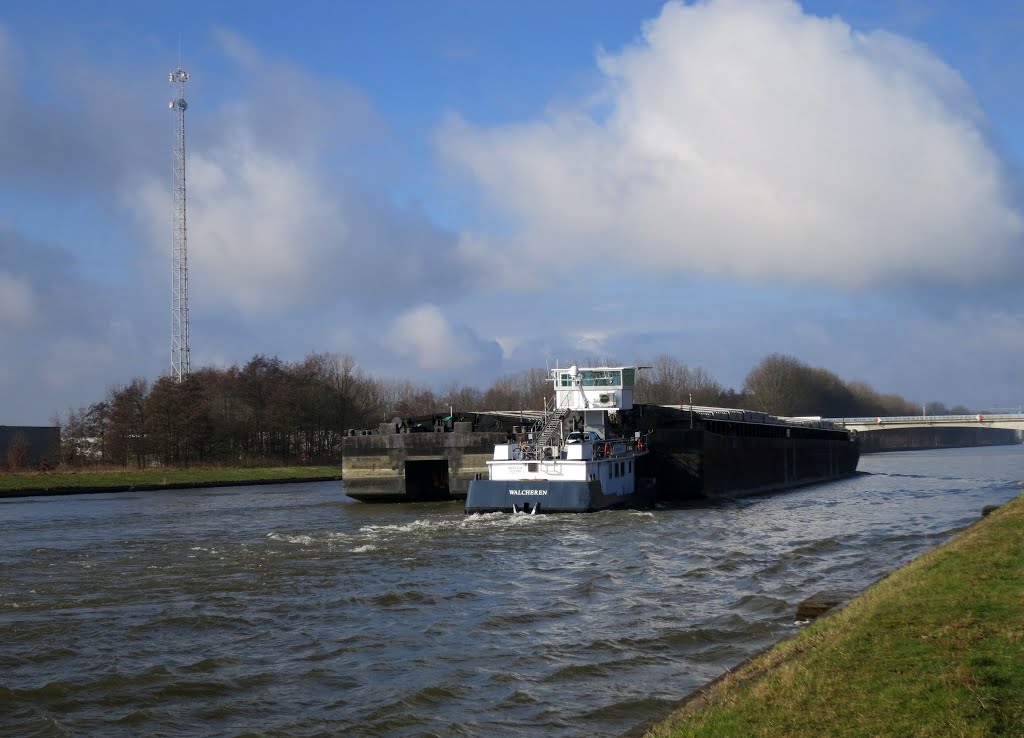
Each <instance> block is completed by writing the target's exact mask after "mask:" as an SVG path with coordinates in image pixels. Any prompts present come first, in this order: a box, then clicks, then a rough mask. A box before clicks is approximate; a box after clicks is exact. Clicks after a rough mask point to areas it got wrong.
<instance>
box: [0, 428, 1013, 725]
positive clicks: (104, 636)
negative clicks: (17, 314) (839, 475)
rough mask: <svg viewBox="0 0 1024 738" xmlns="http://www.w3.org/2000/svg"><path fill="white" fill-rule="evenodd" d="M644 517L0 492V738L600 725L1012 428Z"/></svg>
mask: <svg viewBox="0 0 1024 738" xmlns="http://www.w3.org/2000/svg"><path fill="white" fill-rule="evenodd" d="M861 470H862V471H863V472H866V473H861V474H858V475H856V476H855V477H852V478H849V479H846V480H843V481H840V482H836V483H832V484H826V485H818V486H815V487H809V488H805V489H801V490H795V491H793V492H789V493H786V494H779V495H774V496H765V497H754V498H746V499H741V500H734V501H725V502H718V503H705V504H700V505H690V506H684V507H677V508H667V509H659V510H655V511H617V512H602V513H596V514H591V515H581V516H572V515H550V516H548V515H522V514H520V515H504V514H489V515H473V516H465V515H463V514H462V512H461V508H460V507H459V506H457V505H451V504H442V503H438V504H409V505H391V506H385V505H366V504H361V503H355V502H353V501H351V500H349V499H348V498H344V497H342V495H341V490H340V487H339V486H338V485H337V483H319V484H310V485H277V486H273V487H254V488H230V489H223V490H194V491H186V492H153V493H125V494H120V495H95V496H82V497H68V498H57V499H43V498H30V499H22V500H9V501H4V502H2V503H0V511H2V513H3V517H4V520H5V533H4V538H3V544H2V546H0V574H2V576H0V639H2V642H3V644H4V647H3V648H2V649H0V729H5V730H8V731H10V732H11V734H15V735H29V734H37V735H72V734H77V735H81V734H103V735H115V736H116V735H124V736H134V735H140V734H156V733H160V734H164V735H192V734H195V733H197V732H201V733H203V734H206V735H225V736H228V735H237V734H239V733H244V732H247V731H255V732H259V733H274V732H275V731H276V732H278V733H279V734H283V735H289V736H292V735H298V736H302V735H322V734H341V733H347V734H355V735H423V734H427V733H429V734H435V735H564V736H573V735H614V734H616V733H618V732H621V731H622V730H624V729H626V728H628V727H630V726H631V725H633V724H635V723H638V722H641V721H643V720H644V719H646V718H647V717H649V716H650V715H651V714H652V713H653V712H655V711H657V710H658V709H660V708H662V707H664V706H665V705H667V704H669V703H670V702H671V701H674V700H676V699H678V698H679V697H681V696H682V695H684V694H685V693H687V692H688V691H690V690H692V689H694V688H696V687H697V686H699V685H700V684H702V683H703V682H705V681H707V680H708V679H711V678H713V677H714V676H716V675H718V674H720V673H721V672H722V671H724V669H726V668H727V667H730V666H732V665H734V664H736V663H738V662H739V661H741V660H743V659H744V658H746V657H747V656H749V655H750V654H752V653H753V652H755V651H757V650H758V649H760V648H763V647H764V646H766V645H768V644H770V643H772V642H773V641H775V640H778V639H780V638H784V637H786V636H788V635H790V634H791V633H793V632H794V630H795V626H794V625H793V624H792V619H793V611H794V608H795V605H796V603H797V602H798V601H799V600H801V599H802V598H804V597H806V596H808V595H810V594H812V593H814V592H815V591H817V590H819V589H824V588H847V589H859V588H861V587H863V586H865V585H866V584H868V583H870V582H871V581H873V580H874V579H877V578H878V577H879V576H881V575H883V574H884V573H885V572H887V571H889V570H890V569H892V568H894V567H895V566H897V565H899V564H900V563H902V562H905V561H906V560H908V559H909V558H911V557H913V556H915V555H917V554H918V553H920V552H921V551H923V550H926V549H927V548H929V547H931V546H934V545H936V544H937V543H939V542H941V541H942V540H944V539H945V538H946V537H948V536H949V535H950V534H951V533H952V532H954V531H955V530H957V529H959V528H961V527H962V526H964V525H966V524H968V523H970V522H973V521H974V520H976V519H977V518H978V516H979V513H980V510H981V507H982V506H983V505H985V504H990V503H1000V502H1004V501H1005V500H1007V499H1009V498H1011V497H1013V496H1014V495H1015V494H1016V493H1017V492H1018V491H1019V487H1018V481H1019V480H1020V479H1022V478H1024V450H1022V449H1021V448H1020V447H998V448H989V449H959V450H951V451H934V452H915V453H899V454H884V455H872V456H866V457H864V458H863V459H862V461H861Z"/></svg>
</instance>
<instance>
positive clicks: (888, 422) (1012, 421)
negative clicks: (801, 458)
mask: <svg viewBox="0 0 1024 738" xmlns="http://www.w3.org/2000/svg"><path fill="white" fill-rule="evenodd" d="M823 420H827V421H829V422H830V423H835V424H836V425H841V426H843V427H844V428H848V429H850V430H855V431H859V432H864V431H878V430H890V429H893V428H1003V429H1006V430H1017V431H1024V413H1013V414H1009V415H987V414H984V413H978V414H977V415H919V416H912V415H911V416H903V417H894V418H881V417H879V418H823Z"/></svg>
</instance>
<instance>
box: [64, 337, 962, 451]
mask: <svg viewBox="0 0 1024 738" xmlns="http://www.w3.org/2000/svg"><path fill="white" fill-rule="evenodd" d="M582 363H583V364H590V365H595V364H605V365H616V364H618V363H620V362H614V361H602V362H593V361H586V362H582ZM641 364H645V365H647V366H649V367H650V368H648V369H644V370H641V371H640V372H639V373H638V375H637V383H636V389H635V400H636V401H637V402H643V403H654V404H666V405H685V404H687V403H689V402H691V401H692V402H693V404H695V405H711V406H724V407H743V408H749V409H756V410H763V411H766V412H769V413H774V414H777V415H822V416H826V417H843V416H845V417H851V416H874V415H907V414H916V413H917V412H919V411H920V406H918V405H914V404H911V403H909V402H908V401H906V400H904V399H903V398H902V397H899V396H897V395H885V394H879V393H877V392H875V391H874V390H873V389H872V388H871V387H869V386H868V385H866V384H863V383H861V382H852V383H851V382H846V381H844V380H842V379H840V378H839V377H838V376H837V375H835V374H833V373H832V372H830V371H828V370H826V369H821V368H816V367H810V366H808V365H806V364H804V363H802V362H800V361H798V360H797V359H795V358H793V357H789V356H783V355H780V354H772V355H771V356H768V357H766V358H765V359H763V360H762V361H761V362H760V363H759V364H758V365H757V366H756V367H754V368H753V369H752V370H751V372H750V373H749V374H748V375H747V378H746V380H745V382H744V385H743V388H742V389H741V390H740V391H735V390H732V389H726V388H724V387H723V386H722V385H720V384H719V383H718V382H717V381H716V380H715V379H714V377H712V376H711V374H710V373H709V372H708V371H706V370H705V369H703V368H701V367H690V366H687V365H686V364H684V363H682V362H680V361H678V360H677V359H675V358H672V357H670V356H659V357H658V358H656V359H655V360H654V361H651V362H641ZM547 380H548V376H547V373H546V372H545V371H544V370H542V369H534V370H528V371H523V372H517V373H513V374H506V375H503V376H501V377H498V378H497V379H495V380H494V381H493V382H492V383H491V385H490V387H488V388H487V389H486V390H483V391H481V390H479V389H477V388H474V387H469V386H465V385H461V384H452V385H449V386H448V387H447V388H445V389H444V390H441V391H437V392H435V391H433V390H431V389H430V388H429V387H425V386H422V385H417V384H415V383H413V382H410V381H408V380H394V379H379V378H375V377H371V376H368V375H366V374H365V373H364V372H363V371H362V370H360V369H359V367H358V366H357V365H356V362H355V360H354V359H353V358H352V357H351V356H347V355H345V356H339V355H334V354H310V355H309V356H307V357H306V358H305V359H303V360H302V361H298V362H284V361H281V360H280V359H278V358H276V357H275V358H268V357H266V356H261V355H257V356H254V357H253V358H252V359H250V360H249V362H248V363H246V364H245V365H244V366H242V367H238V366H231V367H229V368H227V369H215V368H204V369H200V370H199V371H197V372H194V373H192V374H191V375H189V376H188V377H187V379H186V380H185V381H183V382H180V383H179V382H176V381H174V380H173V379H171V378H170V377H161V378H160V379H158V380H156V381H155V382H153V383H152V384H150V383H149V382H148V381H146V380H145V379H141V378H136V379H133V380H132V381H130V382H129V383H127V384H126V385H121V386H115V387H111V388H109V389H108V390H107V393H106V396H105V397H104V399H103V400H101V401H99V402H96V403H93V404H91V405H89V406H88V407H84V408H80V409H78V410H72V411H69V412H68V413H67V414H66V415H65V416H64V417H61V418H59V419H58V424H59V425H60V426H61V436H62V451H61V457H62V458H61V461H62V463H64V464H66V465H70V466H82V465H88V464H97V463H98V464H106V465H116V466H124V467H131V466H134V467H143V466H147V465H150V464H153V463H160V464H164V465H169V466H190V465H209V464H230V465H262V464H270V463H283V464H290V463H302V462H310V463H336V462H337V461H338V460H339V459H340V449H341V438H342V437H343V435H344V434H345V432H346V431H347V430H348V429H350V428H373V427H376V425H377V424H378V423H379V422H382V421H387V420H390V419H391V418H394V417H396V416H401V417H410V416H417V415H427V414H430V413H435V412H447V411H448V409H449V408H455V409H456V410H461V411H466V412H468V411H474V410H518V409H541V408H542V407H543V405H544V399H545V398H546V397H549V396H550V395H551V393H552V388H551V385H550V383H549V382H548V381H547ZM932 408H933V410H932V414H939V408H941V406H936V405H934V404H933V405H932ZM941 409H942V410H944V408H941ZM954 410H955V411H956V410H958V409H956V408H954ZM962 411H963V412H967V410H966V409H962Z"/></svg>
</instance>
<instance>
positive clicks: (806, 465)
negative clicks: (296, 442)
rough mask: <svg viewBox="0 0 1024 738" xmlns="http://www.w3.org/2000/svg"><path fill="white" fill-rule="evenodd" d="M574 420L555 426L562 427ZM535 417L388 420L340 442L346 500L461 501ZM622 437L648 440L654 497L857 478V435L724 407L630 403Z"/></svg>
mask: <svg viewBox="0 0 1024 738" xmlns="http://www.w3.org/2000/svg"><path fill="white" fill-rule="evenodd" d="M581 421H582V418H575V417H573V416H572V415H571V414H570V415H569V416H567V417H565V418H564V419H563V421H562V422H563V423H564V424H565V427H566V429H569V428H571V427H573V424H574V423H578V422H581ZM545 422H546V417H545V414H544V413H541V412H488V413H451V414H450V415H447V416H442V415H435V416H425V417H421V418H405V419H402V418H395V419H394V420H393V421H392V422H390V423H382V424H381V425H380V426H378V428H376V429H372V430H363V431H350V432H349V434H348V435H347V436H346V437H345V438H344V439H343V443H342V452H343V462H342V480H343V482H344V485H345V494H347V495H349V496H350V497H354V498H356V499H357V500H362V501H365V502H412V501H425V500H465V499H466V495H467V491H468V488H469V483H470V481H472V480H474V479H478V478H479V479H487V474H488V468H487V461H488V460H490V459H492V457H493V452H494V448H495V446H496V445H498V444H504V443H508V442H510V441H512V442H526V441H528V440H529V439H530V435H531V434H532V433H537V432H539V429H540V428H542V427H543V426H544V424H545ZM612 422H614V423H616V424H617V425H618V426H619V430H620V432H621V434H622V435H626V434H627V433H630V432H633V431H640V432H642V433H644V434H645V436H646V435H648V434H649V436H648V437H649V439H650V448H649V453H647V454H646V455H645V456H643V457H642V458H640V459H637V475H638V476H639V477H643V478H645V479H648V480H651V483H652V484H653V485H654V488H655V499H657V500H659V501H675V500H684V499H693V498H700V497H712V498H713V497H738V496H743V495H748V494H758V493H762V492H770V491H774V490H781V489H787V488H790V487H796V486H800V485H805V484H812V483H815V482H822V481H828V480H832V479H838V478H841V477H843V476H847V475H849V474H853V473H854V472H855V471H856V470H857V463H858V461H859V459H860V447H859V441H858V438H857V434H856V433H853V432H849V431H846V430H844V429H842V428H840V427H838V426H834V425H832V424H830V423H826V422H822V421H817V420H803V419H791V418H776V417H773V416H770V415H765V414H764V413H757V412H750V411H744V410H732V409H725V408H707V407H700V408H697V407H694V408H690V407H685V406H663V405H635V406H634V407H633V408H632V409H631V410H628V411H622V412H619V413H618V414H617V416H616V417H614V418H613V419H612Z"/></svg>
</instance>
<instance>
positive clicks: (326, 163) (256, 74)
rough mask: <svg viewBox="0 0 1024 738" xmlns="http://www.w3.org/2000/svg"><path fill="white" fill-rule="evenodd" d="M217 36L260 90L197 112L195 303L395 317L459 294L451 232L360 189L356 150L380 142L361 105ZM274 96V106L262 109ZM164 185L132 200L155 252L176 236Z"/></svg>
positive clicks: (191, 218) (342, 91) (192, 172)
mask: <svg viewBox="0 0 1024 738" xmlns="http://www.w3.org/2000/svg"><path fill="white" fill-rule="evenodd" d="M218 38H219V40H220V43H221V46H222V50H223V52H224V54H225V56H226V57H227V58H228V59H229V60H230V61H231V62H232V63H233V64H236V65H237V66H238V68H239V69H241V70H242V71H244V72H245V76H246V77H247V78H251V79H255V80H259V84H258V85H253V86H252V87H250V88H247V89H243V90H242V91H241V92H240V93H236V96H235V97H232V98H231V99H229V100H228V101H226V102H225V103H224V104H223V105H222V106H220V107H219V108H218V109H216V110H212V111H208V112H207V113H203V114H202V115H205V116H207V118H208V119H209V120H212V121H214V124H213V125H211V124H210V122H209V120H208V121H207V122H206V123H205V124H203V123H199V132H198V135H197V139H198V142H197V145H196V146H192V147H191V148H190V149H189V155H188V161H187V173H188V195H189V203H188V227H189V267H190V285H191V286H194V289H193V291H192V296H193V297H194V299H195V300H196V301H197V303H198V304H205V305H208V306H216V307H227V308H229V309H232V310H238V311H240V312H241V313H242V314H245V315H259V314H267V313H270V312H278V311H281V310H289V309H296V308H309V307H311V306H323V305H329V304H338V303H339V302H344V301H346V300H348V301H354V302H359V303H361V304H376V305H380V304H382V303H388V304H391V305H395V306H397V307H402V306H407V305H410V304H415V303H416V302H418V301H420V300H423V299H441V298H442V297H443V296H444V295H445V294H446V293H447V292H448V291H449V290H450V289H452V288H453V287H454V288H455V289H457V288H458V287H459V286H460V285H461V284H462V282H463V280H464V276H463V275H464V272H465V270H464V269H462V268H461V266H460V264H459V262H458V260H457V253H456V239H455V236H454V235H453V234H450V233H447V232H445V231H443V230H442V229H441V228H439V227H438V226H436V225H435V224H433V223H432V222H431V220H430V219H429V218H428V217H427V216H426V215H425V214H423V213H421V212H417V211H415V210H402V209H400V208H397V207H395V206H393V205H391V204H390V203H389V202H388V200H387V198H386V196H385V195H383V194H381V193H380V192H375V191H373V187H372V185H373V181H372V180H373V177H372V176H369V177H365V178H363V179H362V180H360V181H359V182H356V181H355V177H354V176H353V174H352V172H351V171H349V167H350V166H351V163H352V161H354V160H358V159H359V157H361V156H363V155H365V154H361V153H359V145H360V144H367V142H372V141H374V140H375V136H378V135H380V123H379V122H378V121H377V118H376V116H375V114H374V112H373V110H372V107H371V106H370V105H369V103H368V102H367V101H366V100H365V99H364V97H363V96H362V95H361V94H359V93H358V92H357V91H355V90H353V89H352V88H350V87H349V86H347V85H345V84H343V83H341V82H335V81H324V80H320V79H317V78H316V77H314V76H313V75H311V74H309V73H308V72H304V71H303V70H302V69H301V68H299V67H297V66H296V65H294V64H291V63H289V62H287V61H280V60H276V59H271V58H268V57H266V56H265V55H263V54H262V53H261V52H260V51H259V50H258V49H256V48H255V47H253V46H252V45H251V44H249V43H248V42H246V41H245V40H244V39H242V38H241V37H239V36H237V35H235V34H232V33H230V32H226V31H225V32H221V33H220V34H219V36H218ZM268 89H273V90H275V98H274V100H267V99H265V90H268ZM278 91H280V92H278ZM189 116H190V117H189V121H188V125H189V126H195V125H196V120H197V119H199V120H200V121H201V120H202V118H201V117H200V116H201V114H200V113H199V112H198V111H197V110H196V107H195V106H193V107H192V108H191V109H190V112H189ZM190 130H192V129H191V128H190ZM368 148H370V149H372V150H377V148H376V147H375V146H370V145H368ZM386 158H387V157H384V159H386ZM364 164H365V162H364ZM367 171H375V170H374V168H373V167H372V166H371V167H368V168H367ZM367 183H369V184H370V185H371V186H370V187H363V185H366V184H367ZM168 188H169V183H168V182H167V181H166V179H163V178H161V179H159V180H158V179H153V180H151V181H150V183H149V184H148V186H146V187H142V188H139V189H138V190H135V191H133V192H132V194H131V195H130V198H131V199H132V200H133V201H134V203H135V207H136V209H137V211H138V213H139V214H140V218H141V220H142V222H144V223H147V224H149V228H150V230H151V239H152V242H153V244H154V248H155V249H157V250H161V251H164V250H166V249H167V247H168V244H169V239H170V236H169V234H170V221H169V218H170V214H169V209H170V195H169V191H168Z"/></svg>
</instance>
